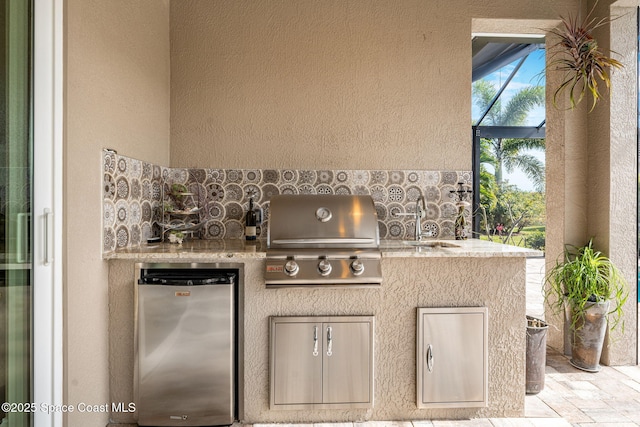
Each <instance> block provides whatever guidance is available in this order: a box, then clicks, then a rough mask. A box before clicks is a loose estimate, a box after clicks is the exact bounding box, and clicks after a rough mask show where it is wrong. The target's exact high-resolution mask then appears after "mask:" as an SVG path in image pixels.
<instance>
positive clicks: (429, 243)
mask: <svg viewBox="0 0 640 427" xmlns="http://www.w3.org/2000/svg"><path fill="white" fill-rule="evenodd" d="M402 244H403V245H407V246H416V247H420V248H459V247H460V245H456V244H454V243H449V242H443V241H441V240H420V241H418V240H403V241H402Z"/></svg>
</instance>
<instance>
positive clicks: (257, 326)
mask: <svg viewBox="0 0 640 427" xmlns="http://www.w3.org/2000/svg"><path fill="white" fill-rule="evenodd" d="M164 261H167V262H168V261H170V260H157V262H164ZM191 261H192V260H190V259H187V258H185V259H181V260H180V262H191ZM193 261H196V262H197V260H193ZM154 262H156V260H154ZM224 262H242V263H244V265H245V267H244V273H245V283H244V295H245V297H244V311H243V312H244V331H243V333H244V338H245V341H244V342H245V346H244V357H243V358H242V360H243V362H244V384H245V388H244V393H243V396H244V402H243V403H244V416H242V414H241V417H240V418H241V420H242V421H244V422H246V423H258V422H280V423H283V422H284V423H311V422H329V421H334V422H337V421H347V420H349V421H358V420H380V421H385V420H421V419H437V418H447V419H454V418H457V419H464V418H476V417H505V416H506V417H515V416H523V415H524V395H525V393H524V384H525V334H526V328H525V325H526V322H525V298H526V292H525V260H524V258H388V259H383V264H382V269H383V272H384V281H383V284H382V286H381V287H379V288H370V289H266V288H265V287H264V279H263V271H264V262H265V261H264V259H253V260H252V259H234V258H228V259H225V260H224ZM498 263H499V268H497V265H498ZM109 265H110V286H109V295H110V298H111V301H112V304H111V308H110V316H111V319H112V321H113V324H114V326H115V328H114V329H113V330H112V331H111V340H112V341H111V343H112V345H111V348H110V359H111V363H112V374H113V378H112V387H111V390H110V392H111V395H110V399H111V400H113V401H129V400H130V399H131V398H132V396H133V391H132V384H131V380H130V379H131V376H132V375H133V351H132V342H133V330H132V329H131V328H129V325H131V324H132V323H133V302H132V301H133V292H134V290H133V286H134V285H133V283H132V281H131V277H132V276H133V274H134V262H132V261H124V260H117V261H116V260H113V261H110V262H109ZM465 306H485V307H488V309H489V346H488V349H489V398H488V400H489V404H488V407H487V408H458V409H431V410H428V409H421V410H419V409H417V408H416V383H415V375H416V365H415V364H416V360H415V354H416V353H415V352H416V347H415V346H416V344H415V343H416V308H417V307H465ZM349 314H353V315H374V316H375V318H376V319H375V322H376V331H375V344H374V345H375V355H374V359H375V367H374V370H375V372H374V378H375V396H374V399H375V405H374V408H373V409H358V410H331V411H327V410H315V411H313V410H304V411H296V410H280V411H271V410H269V353H268V349H269V321H268V319H269V316H288V315H293V316H308V315H349ZM241 381H242V380H241ZM133 420H134V419H133V417H132V416H131V415H129V414H119V415H118V414H115V415H114V421H117V422H120V423H127V422H132V421H133Z"/></svg>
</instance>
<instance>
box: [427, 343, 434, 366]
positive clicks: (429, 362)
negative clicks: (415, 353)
mask: <svg viewBox="0 0 640 427" xmlns="http://www.w3.org/2000/svg"><path fill="white" fill-rule="evenodd" d="M427 369H428V370H429V372H433V346H431V344H429V345H428V346H427Z"/></svg>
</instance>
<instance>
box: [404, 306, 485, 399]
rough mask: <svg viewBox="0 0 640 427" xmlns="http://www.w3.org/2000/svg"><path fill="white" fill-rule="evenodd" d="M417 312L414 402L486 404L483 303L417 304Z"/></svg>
mask: <svg viewBox="0 0 640 427" xmlns="http://www.w3.org/2000/svg"><path fill="white" fill-rule="evenodd" d="M417 318H418V323H417V332H418V333H417V335H418V336H417V346H416V350H417V352H416V353H417V354H416V360H417V376H418V378H417V381H416V383H417V405H418V408H459V407H460V408H462V407H485V406H487V394H488V386H487V381H488V363H487V355H488V348H487V345H488V331H487V327H488V310H487V308H486V307H456V308H452V307H447V308H419V309H418V316H417Z"/></svg>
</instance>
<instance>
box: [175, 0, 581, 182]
mask: <svg viewBox="0 0 640 427" xmlns="http://www.w3.org/2000/svg"><path fill="white" fill-rule="evenodd" d="M573 3H575V2H572V1H565V2H559V1H548V0H543V1H537V2H531V1H525V0H512V1H507V2H505V1H500V2H495V1H491V2H468V1H461V0H456V1H434V0H431V1H424V0H402V1H388V0H375V1H348V2H345V1H322V2H318V1H313V0H296V1H294V2H290V1H277V0H256V1H251V2H246V1H231V0H220V1H211V2H207V1H198V0H173V1H172V2H171V55H172V57H171V166H173V167H231V168H267V167H268V168H283V169H286V168H328V169H334V168H337V169H341V168H347V169H375V168H383V169H394V168H409V169H436V170H468V169H470V168H471V138H470V132H469V130H470V126H469V125H470V124H471V32H472V18H478V19H485V20H486V21H489V22H491V21H494V22H498V23H500V22H502V23H504V22H505V20H508V19H512V20H516V21H515V22H517V24H516V25H514V24H513V22H514V21H512V22H511V26H512V30H511V31H513V30H514V29H516V28H517V32H519V33H523V32H530V33H536V32H537V33H540V31H541V30H540V28H541V27H543V23H542V21H543V20H547V19H552V18H557V12H558V10H561V9H563V8H564V9H570V8H571V6H569V5H570V4H573ZM525 18H526V19H527V20H526V21H525V20H524V19H525ZM502 28H504V27H502ZM496 30H498V29H497V28H496ZM474 31H478V30H476V29H474ZM502 31H504V29H502Z"/></svg>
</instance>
